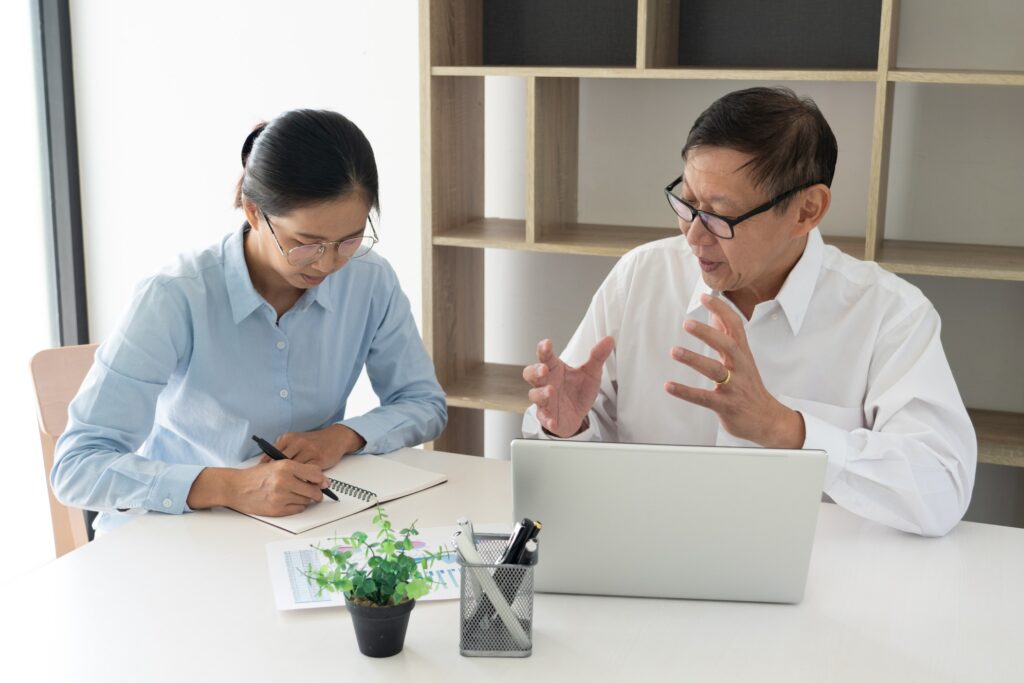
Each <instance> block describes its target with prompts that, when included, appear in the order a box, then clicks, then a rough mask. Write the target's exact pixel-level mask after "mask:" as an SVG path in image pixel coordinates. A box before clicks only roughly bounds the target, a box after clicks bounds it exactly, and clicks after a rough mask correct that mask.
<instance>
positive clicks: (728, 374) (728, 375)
mask: <svg viewBox="0 0 1024 683" xmlns="http://www.w3.org/2000/svg"><path fill="white" fill-rule="evenodd" d="M731 379H732V370H730V369H729V368H726V369H725V379H723V380H722V381H721V382H715V384H717V385H718V386H720V387H724V386H725V385H726V384H728V383H729V380H731Z"/></svg>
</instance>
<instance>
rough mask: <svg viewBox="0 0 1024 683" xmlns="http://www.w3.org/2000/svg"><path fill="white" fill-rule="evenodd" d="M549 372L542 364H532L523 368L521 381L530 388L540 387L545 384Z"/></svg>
mask: <svg viewBox="0 0 1024 683" xmlns="http://www.w3.org/2000/svg"><path fill="white" fill-rule="evenodd" d="M549 374H550V371H549V370H548V366H546V365H544V364H543V363H534V364H533V365H527V366H526V367H525V368H523V379H525V380H526V383H527V384H529V385H530V386H531V387H542V386H544V385H545V384H547V381H548V376H549Z"/></svg>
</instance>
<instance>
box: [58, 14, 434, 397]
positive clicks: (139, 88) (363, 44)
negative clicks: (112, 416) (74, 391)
mask: <svg viewBox="0 0 1024 683" xmlns="http://www.w3.org/2000/svg"><path fill="white" fill-rule="evenodd" d="M71 9H72V35H73V41H74V66H75V87H76V93H75V94H76V98H77V104H78V131H79V145H80V153H81V169H82V198H83V200H82V203H83V207H82V210H83V222H84V232H85V248H86V279H87V288H88V295H89V319H90V334H91V337H92V339H93V340H94V341H100V340H102V339H103V338H104V337H105V336H106V335H107V334H109V332H110V330H111V328H112V327H113V326H114V325H115V324H116V322H117V320H118V317H119V316H120V315H121V312H122V311H123V310H124V309H125V307H126V306H127V304H128V302H129V298H130V296H131V292H132V288H133V287H134V286H135V284H136V283H137V282H138V281H139V280H141V279H143V278H144V277H146V276H148V275H150V274H152V273H153V272H154V271H156V270H158V269H159V268H160V267H161V266H162V265H164V264H166V263H167V262H169V261H170V260H171V259H172V257H173V256H174V255H175V254H176V253H178V252H180V251H185V250H192V249H199V248H202V247H205V246H207V245H209V244H211V243H213V242H215V241H217V240H219V239H220V238H221V236H222V235H224V234H225V233H227V232H229V231H231V230H234V229H236V228H237V227H238V226H239V225H240V224H241V222H242V216H241V213H240V212H238V211H235V210H234V209H232V208H231V203H232V200H233V198H234V187H235V183H236V181H237V180H238V177H239V175H240V173H241V162H240V160H239V152H240V150H241V147H242V142H243V140H244V139H245V137H246V135H247V134H248V132H249V130H250V129H251V128H252V126H253V124H255V123H256V122H257V121H260V120H265V119H270V118H272V117H274V116H276V115H277V114H279V113H281V112H282V111H285V110H288V109H294V108H300V107H312V108H326V109H334V110H336V111H339V112H342V113H343V114H345V115H346V116H348V117H349V118H350V119H352V120H353V121H354V122H355V123H356V124H357V125H359V126H360V127H361V128H362V129H363V131H364V132H365V133H366V136H367V137H368V138H369V140H370V142H371V144H372V145H373V147H374V151H375V153H376V156H377V164H378V168H379V173H380V187H381V207H382V215H381V221H380V226H379V228H380V229H379V234H380V237H381V242H380V244H379V245H378V248H379V249H380V251H381V253H383V254H384V255H385V256H386V257H387V258H388V259H389V260H390V261H391V262H392V263H393V264H394V266H395V269H396V270H397V272H398V275H399V278H400V280H401V282H402V286H403V288H404V289H405V292H406V293H407V294H408V296H409V299H410V301H411V303H412V308H413V311H414V313H415V315H416V317H417V321H419V316H420V312H421V308H422V295H421V283H420V273H421V264H420V246H419V244H420V184H419V156H420V148H419V44H418V35H419V28H418V5H417V3H416V2H415V1H414V0H401V1H400V2H388V3H376V2H372V3H371V2H360V1H359V0H307V1H305V2H301V3H297V2H284V1H283V0H277V1H274V0H217V2H209V1H206V0H179V1H178V2H174V3H146V2H141V3H140V2H133V1H132V0H89V1H88V2H85V1H78V2H73V3H72V7H71ZM349 405H350V410H352V411H357V412H361V411H365V410H367V409H369V408H370V407H372V406H373V405H376V402H375V397H374V396H373V393H372V390H371V389H370V387H369V384H368V383H367V382H365V378H364V381H363V382H362V383H361V384H360V385H359V386H358V387H357V389H356V392H355V394H354V395H353V397H352V400H351V401H350V403H349Z"/></svg>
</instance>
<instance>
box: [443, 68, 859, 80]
mask: <svg viewBox="0 0 1024 683" xmlns="http://www.w3.org/2000/svg"><path fill="white" fill-rule="evenodd" d="M430 73H431V75H432V76H464V77H468V76H519V77H530V76H533V77H536V78H628V79H633V78H649V79H662V80H691V81H694V80H696V81H711V80H718V81H859V82H864V81H874V80H876V79H877V78H878V72H877V71H874V70H865V69H694V68H679V67H671V68H663V69H634V68H610V67H542V66H435V67H434V68H432V69H431V70H430Z"/></svg>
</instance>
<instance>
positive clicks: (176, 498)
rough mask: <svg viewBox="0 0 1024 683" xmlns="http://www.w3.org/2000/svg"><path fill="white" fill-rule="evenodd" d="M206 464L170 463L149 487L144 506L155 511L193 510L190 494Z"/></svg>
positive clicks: (176, 513) (177, 513) (177, 512)
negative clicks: (189, 500)
mask: <svg viewBox="0 0 1024 683" xmlns="http://www.w3.org/2000/svg"><path fill="white" fill-rule="evenodd" d="M204 469H206V466H205V465H170V466H168V467H167V468H166V469H165V470H164V472H163V473H162V474H161V475H160V476H159V477H157V479H156V481H155V482H153V485H152V486H150V487H149V495H147V496H146V501H145V503H144V506H145V508H146V509H147V510H153V511H154V512H166V513H168V514H172V515H180V514H181V513H183V512H192V509H191V508H190V507H189V506H188V503H187V501H188V494H189V491H191V490H192V484H193V483H194V482H195V480H196V477H198V476H199V473H200V472H202V471H203V470H204Z"/></svg>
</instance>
